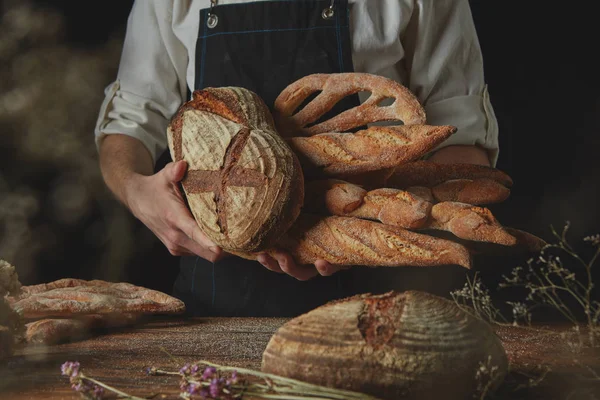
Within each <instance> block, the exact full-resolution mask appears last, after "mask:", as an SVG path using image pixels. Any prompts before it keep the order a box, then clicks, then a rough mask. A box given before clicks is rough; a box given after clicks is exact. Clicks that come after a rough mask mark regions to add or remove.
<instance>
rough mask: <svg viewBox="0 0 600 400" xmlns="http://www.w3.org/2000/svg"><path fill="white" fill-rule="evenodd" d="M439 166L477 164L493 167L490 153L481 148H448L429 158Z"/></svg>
mask: <svg viewBox="0 0 600 400" xmlns="http://www.w3.org/2000/svg"><path fill="white" fill-rule="evenodd" d="M429 161H433V162H435V163H438V164H477V165H484V166H486V167H489V166H491V164H490V159H489V156H488V153H487V152H486V151H485V150H484V149H483V148H482V147H479V146H459V145H453V146H447V147H444V148H442V149H440V150H438V151H436V152H435V153H433V154H432V155H431V157H429Z"/></svg>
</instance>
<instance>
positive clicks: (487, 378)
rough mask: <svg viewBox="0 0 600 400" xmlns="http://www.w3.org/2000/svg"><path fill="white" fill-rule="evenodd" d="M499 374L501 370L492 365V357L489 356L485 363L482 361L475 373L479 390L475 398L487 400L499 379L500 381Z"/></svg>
mask: <svg viewBox="0 0 600 400" xmlns="http://www.w3.org/2000/svg"><path fill="white" fill-rule="evenodd" d="M499 373H500V368H499V367H498V366H497V365H493V364H492V356H488V358H487V360H486V361H485V362H481V361H480V362H479V368H478V369H477V372H476V373H475V380H476V381H477V389H476V390H475V393H474V394H473V397H474V398H476V399H479V400H483V399H485V398H487V396H488V395H489V393H490V391H491V389H492V388H493V387H494V386H495V385H496V383H497V381H498V379H500V375H499Z"/></svg>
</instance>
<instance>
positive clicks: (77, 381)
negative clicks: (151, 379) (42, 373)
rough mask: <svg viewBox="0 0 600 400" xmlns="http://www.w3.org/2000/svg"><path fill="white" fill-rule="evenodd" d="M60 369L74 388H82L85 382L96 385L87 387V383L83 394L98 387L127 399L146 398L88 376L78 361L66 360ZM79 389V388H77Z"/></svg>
mask: <svg viewBox="0 0 600 400" xmlns="http://www.w3.org/2000/svg"><path fill="white" fill-rule="evenodd" d="M60 371H61V374H62V375H64V376H68V377H69V380H70V382H71V384H72V385H73V387H74V388H80V389H81V384H82V383H83V384H85V383H92V384H94V385H95V386H96V388H92V387H90V388H85V385H84V387H83V389H84V392H82V394H87V393H85V391H87V390H91V389H94V390H95V391H96V389H97V388H102V389H106V390H108V391H111V392H113V393H115V394H117V395H119V396H121V397H122V398H124V399H126V400H146V399H142V398H141V397H136V396H131V395H130V394H128V393H125V392H122V391H120V390H118V389H115V388H114V387H112V386H109V385H107V384H105V383H102V382H100V381H97V380H96V379H94V378H90V377H87V376H85V375H84V374H83V372H81V370H80V364H79V362H78V361H66V362H65V363H63V364H62V365H61V367H60ZM76 390H78V391H79V389H76ZM99 392H100V393H97V394H95V396H94V397H95V398H101V397H102V393H101V392H102V391H101V390H100V391H99Z"/></svg>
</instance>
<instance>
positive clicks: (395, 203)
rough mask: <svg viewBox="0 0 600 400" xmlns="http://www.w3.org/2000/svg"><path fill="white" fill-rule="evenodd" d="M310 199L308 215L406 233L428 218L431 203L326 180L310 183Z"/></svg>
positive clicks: (400, 192) (404, 193)
mask: <svg viewBox="0 0 600 400" xmlns="http://www.w3.org/2000/svg"><path fill="white" fill-rule="evenodd" d="M306 190H307V192H308V193H311V194H312V196H311V197H310V199H307V204H306V209H307V210H308V211H315V212H326V213H328V214H331V215H338V216H346V217H357V218H363V219H370V220H375V221H380V222H382V223H383V224H386V225H393V226H398V227H401V228H406V229H417V228H420V227H422V226H423V225H424V224H425V222H426V221H427V219H428V217H429V213H430V211H431V206H432V205H431V203H430V202H428V201H426V200H424V199H422V198H420V197H419V196H416V195H414V194H412V193H410V192H408V191H403V190H397V189H375V190H371V191H366V190H365V189H363V188H361V187H360V186H357V185H353V184H351V183H347V182H344V181H340V180H335V179H329V180H323V181H314V182H310V183H309V184H307V186H306Z"/></svg>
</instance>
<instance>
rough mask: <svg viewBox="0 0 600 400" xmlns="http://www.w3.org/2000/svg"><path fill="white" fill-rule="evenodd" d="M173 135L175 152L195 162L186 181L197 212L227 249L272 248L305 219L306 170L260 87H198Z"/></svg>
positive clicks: (177, 117)
mask: <svg viewBox="0 0 600 400" xmlns="http://www.w3.org/2000/svg"><path fill="white" fill-rule="evenodd" d="M167 133H168V144H169V149H170V152H171V157H172V158H173V160H174V161H180V160H185V161H186V162H187V165H188V171H187V174H186V176H185V177H184V179H183V180H182V185H183V189H184V191H185V195H186V198H187V201H188V204H189V207H190V209H191V211H192V214H193V216H194V217H195V219H196V222H197V223H198V225H199V227H200V228H201V230H202V231H203V232H204V233H205V234H206V235H207V236H208V237H209V238H210V239H212V240H213V241H214V242H215V243H216V244H217V245H219V246H221V247H222V248H223V249H225V250H238V251H259V250H261V249H264V248H266V247H268V246H270V245H272V244H273V243H274V242H275V241H276V239H277V238H278V237H279V236H281V234H283V233H284V232H285V231H286V230H287V229H288V228H289V227H290V226H291V225H292V224H293V222H294V221H295V220H296V218H297V217H298V214H299V213H300V208H301V207H302V204H303V200H304V178H303V173H302V169H301V167H300V164H299V162H298V158H297V157H296V155H295V154H294V152H293V151H292V150H291V148H290V146H289V145H288V144H287V143H286V142H285V141H284V140H283V139H282V138H281V136H280V135H279V134H278V132H277V130H276V128H275V124H274V122H273V118H272V115H271V113H270V111H269V109H268V108H267V106H266V105H265V104H264V102H263V100H262V99H260V97H259V96H258V95H256V94H255V93H253V92H251V91H249V90H247V89H243V88H238V87H223V88H207V89H204V90H199V91H195V92H194V93H193V98H192V100H190V101H188V102H186V103H184V104H183V105H182V106H181V107H180V108H179V110H178V112H177V113H176V114H175V116H174V117H173V118H172V120H171V122H170V124H169V126H168V129H167Z"/></svg>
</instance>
